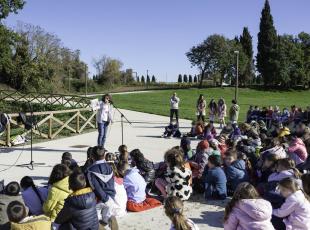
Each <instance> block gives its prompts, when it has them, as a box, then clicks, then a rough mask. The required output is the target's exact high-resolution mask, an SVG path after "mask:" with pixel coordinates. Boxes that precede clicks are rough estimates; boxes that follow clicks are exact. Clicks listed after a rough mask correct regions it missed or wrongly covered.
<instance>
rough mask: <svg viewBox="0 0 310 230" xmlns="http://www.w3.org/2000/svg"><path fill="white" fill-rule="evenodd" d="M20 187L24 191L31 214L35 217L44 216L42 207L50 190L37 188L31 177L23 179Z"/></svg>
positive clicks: (24, 198) (23, 194)
mask: <svg viewBox="0 0 310 230" xmlns="http://www.w3.org/2000/svg"><path fill="white" fill-rule="evenodd" d="M20 186H21V188H22V190H23V191H22V197H23V200H24V202H25V205H26V206H27V207H28V209H29V213H30V214H31V215H35V216H38V215H42V214H43V209H42V206H43V203H44V201H45V200H46V198H47V193H48V189H47V188H46V187H37V186H36V185H35V184H34V182H33V180H32V178H31V177H29V176H25V177H23V178H22V179H21V181H20Z"/></svg>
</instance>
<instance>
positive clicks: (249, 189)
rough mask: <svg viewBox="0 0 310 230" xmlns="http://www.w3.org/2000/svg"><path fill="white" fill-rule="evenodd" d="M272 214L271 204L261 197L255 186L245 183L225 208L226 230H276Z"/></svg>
mask: <svg viewBox="0 0 310 230" xmlns="http://www.w3.org/2000/svg"><path fill="white" fill-rule="evenodd" d="M271 214H272V207H271V204H270V203H269V202H268V201H266V200H264V199H261V198H260V197H259V194H258V193H257V191H256V190H255V188H254V187H253V185H251V184H250V183H248V182H243V183H241V184H239V185H238V187H237V188H236V191H235V192H234V195H233V197H232V199H231V201H230V202H229V203H228V204H227V206H226V208H225V214H224V229H225V230H235V229H257V230H274V227H273V226H272V224H271Z"/></svg>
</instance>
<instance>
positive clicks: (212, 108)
mask: <svg viewBox="0 0 310 230" xmlns="http://www.w3.org/2000/svg"><path fill="white" fill-rule="evenodd" d="M216 113H217V104H216V102H215V100H214V99H211V101H210V103H209V120H210V122H214V120H215V116H216Z"/></svg>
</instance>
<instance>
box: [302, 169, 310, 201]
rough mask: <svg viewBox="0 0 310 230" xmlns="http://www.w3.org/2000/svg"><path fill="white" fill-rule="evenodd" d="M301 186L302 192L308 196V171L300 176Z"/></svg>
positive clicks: (309, 189)
mask: <svg viewBox="0 0 310 230" xmlns="http://www.w3.org/2000/svg"><path fill="white" fill-rule="evenodd" d="M301 181H302V188H303V190H304V192H305V193H306V194H307V196H308V197H310V173H307V174H303V175H302V176H301Z"/></svg>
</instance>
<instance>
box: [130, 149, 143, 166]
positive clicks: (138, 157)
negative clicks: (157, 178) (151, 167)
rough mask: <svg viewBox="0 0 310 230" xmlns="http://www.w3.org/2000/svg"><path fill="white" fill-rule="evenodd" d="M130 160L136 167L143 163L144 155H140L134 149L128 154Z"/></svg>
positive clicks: (138, 151)
mask: <svg viewBox="0 0 310 230" xmlns="http://www.w3.org/2000/svg"><path fill="white" fill-rule="evenodd" d="M130 157H131V159H132V160H133V161H134V162H135V163H136V165H140V164H141V163H143V161H144V159H145V158H144V155H143V153H141V151H140V150H139V149H134V150H132V151H131V152H130Z"/></svg>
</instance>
